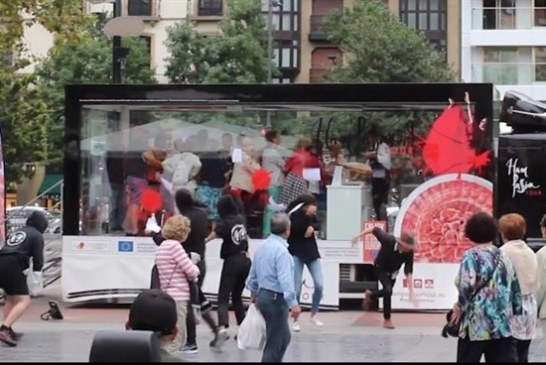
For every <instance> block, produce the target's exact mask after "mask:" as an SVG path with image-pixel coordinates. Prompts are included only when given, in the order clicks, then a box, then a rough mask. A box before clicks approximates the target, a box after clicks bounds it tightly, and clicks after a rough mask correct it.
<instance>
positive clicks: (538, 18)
mask: <svg viewBox="0 0 546 365" xmlns="http://www.w3.org/2000/svg"><path fill="white" fill-rule="evenodd" d="M534 5H535V9H534V11H535V27H546V0H535V3H534Z"/></svg>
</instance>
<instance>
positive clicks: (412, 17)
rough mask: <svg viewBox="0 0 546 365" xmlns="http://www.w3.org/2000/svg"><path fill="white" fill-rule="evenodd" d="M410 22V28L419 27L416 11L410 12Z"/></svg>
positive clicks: (408, 23)
mask: <svg viewBox="0 0 546 365" xmlns="http://www.w3.org/2000/svg"><path fill="white" fill-rule="evenodd" d="M407 16H408V22H407V25H408V27H410V28H416V27H417V14H416V13H408V14H407Z"/></svg>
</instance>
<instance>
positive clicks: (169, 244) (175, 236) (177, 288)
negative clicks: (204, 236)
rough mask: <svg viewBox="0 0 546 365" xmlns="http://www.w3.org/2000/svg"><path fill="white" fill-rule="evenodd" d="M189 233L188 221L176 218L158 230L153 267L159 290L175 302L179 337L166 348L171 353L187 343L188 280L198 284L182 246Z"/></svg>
mask: <svg viewBox="0 0 546 365" xmlns="http://www.w3.org/2000/svg"><path fill="white" fill-rule="evenodd" d="M189 233H190V220H189V219H188V218H186V217H184V216H181V215H177V216H173V217H171V218H169V219H168V220H167V221H166V222H165V224H164V225H163V228H162V230H161V234H162V236H163V237H164V238H165V241H163V242H162V243H161V245H160V246H159V248H158V249H157V251H156V254H155V264H156V265H157V270H158V272H159V281H160V283H161V290H163V291H164V292H165V293H167V294H169V295H170V296H171V297H173V299H174V300H175V302H176V309H177V312H178V323H177V325H178V335H177V336H176V338H175V339H174V341H173V342H172V343H170V344H169V346H168V347H167V348H166V350H167V351H168V352H170V353H174V352H177V351H179V350H180V346H181V345H182V344H183V343H185V342H184V341H185V340H186V339H185V337H186V315H187V314H188V301H189V300H190V286H189V284H188V280H192V281H193V280H197V277H198V276H199V268H198V267H197V266H196V265H195V264H194V263H193V262H192V261H191V259H190V258H189V257H188V254H187V253H186V251H185V250H184V249H183V248H182V245H181V244H182V243H183V242H185V241H186V239H187V238H188V234H189Z"/></svg>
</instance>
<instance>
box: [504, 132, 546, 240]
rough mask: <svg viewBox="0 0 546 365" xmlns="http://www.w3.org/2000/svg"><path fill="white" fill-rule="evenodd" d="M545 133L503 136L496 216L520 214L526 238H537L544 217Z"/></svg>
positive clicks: (545, 192)
mask: <svg viewBox="0 0 546 365" xmlns="http://www.w3.org/2000/svg"><path fill="white" fill-rule="evenodd" d="M545 163H546V133H535V134H514V135H503V136H500V138H499V158H498V161H497V168H498V171H497V177H498V179H497V186H496V188H497V200H498V201H497V203H498V205H497V206H498V215H499V216H501V215H503V214H507V213H519V214H521V215H522V216H523V217H525V219H526V221H527V236H528V237H533V238H535V237H540V236H541V233H540V226H539V222H540V219H541V218H542V216H543V215H544V214H545V213H546V190H545V189H546V169H545V168H544V164H545Z"/></svg>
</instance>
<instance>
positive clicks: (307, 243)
mask: <svg viewBox="0 0 546 365" xmlns="http://www.w3.org/2000/svg"><path fill="white" fill-rule="evenodd" d="M286 210H287V212H288V215H289V216H290V227H291V228H290V236H288V240H287V241H288V251H290V254H292V257H293V259H294V282H295V288H296V299H297V300H298V302H299V301H300V296H301V287H302V285H303V281H302V279H303V267H304V266H307V269H308V270H309V273H310V274H311V278H312V279H313V286H314V290H313V297H312V301H311V322H312V323H313V324H314V325H315V326H317V327H321V326H323V323H322V322H321V321H320V320H319V319H318V318H317V313H318V311H319V305H320V301H321V300H322V291H323V283H324V279H323V277H322V265H321V263H320V253H319V250H318V246H317V240H316V238H315V231H316V230H318V228H319V222H318V220H317V201H316V199H315V197H314V196H313V195H311V194H303V195H300V196H299V197H297V198H296V199H295V200H293V201H292V202H291V203H290V204H288V207H287V208H286ZM292 330H293V331H294V332H299V331H300V330H301V327H300V324H299V321H298V318H294V324H293V325H292Z"/></svg>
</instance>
